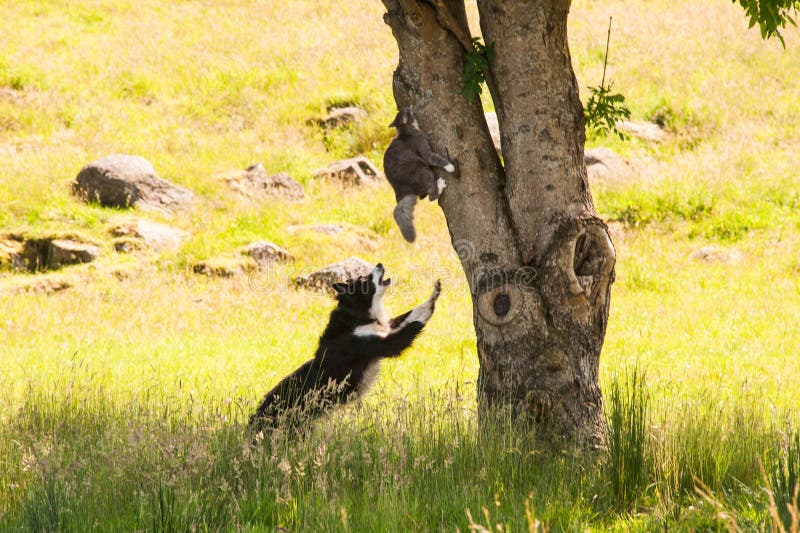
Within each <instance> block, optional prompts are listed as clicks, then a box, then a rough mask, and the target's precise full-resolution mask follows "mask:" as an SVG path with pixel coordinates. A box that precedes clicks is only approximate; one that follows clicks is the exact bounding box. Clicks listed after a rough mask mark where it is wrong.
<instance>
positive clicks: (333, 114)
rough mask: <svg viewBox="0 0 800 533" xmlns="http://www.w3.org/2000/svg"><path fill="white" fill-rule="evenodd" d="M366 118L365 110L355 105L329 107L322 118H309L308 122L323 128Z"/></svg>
mask: <svg viewBox="0 0 800 533" xmlns="http://www.w3.org/2000/svg"><path fill="white" fill-rule="evenodd" d="M365 118H367V112H366V111H364V110H363V109H361V108H358V107H356V106H346V107H329V108H328V115H327V116H325V117H323V118H317V119H311V120H309V121H308V123H309V124H315V125H317V126H322V127H323V128H338V127H341V126H345V125H347V124H350V123H354V122H360V121H361V120H363V119H365Z"/></svg>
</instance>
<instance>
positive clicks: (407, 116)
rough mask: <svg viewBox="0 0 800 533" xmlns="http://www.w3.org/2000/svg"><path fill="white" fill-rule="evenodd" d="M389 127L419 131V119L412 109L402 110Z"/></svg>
mask: <svg viewBox="0 0 800 533" xmlns="http://www.w3.org/2000/svg"><path fill="white" fill-rule="evenodd" d="M389 127H390V128H397V129H400V128H403V127H405V128H413V129H419V126H418V125H417V119H416V118H414V113H412V112H411V108H410V107H406V108H404V109H401V110H400V111H399V112H398V113H397V116H395V117H394V120H393V121H392V123H391V124H389Z"/></svg>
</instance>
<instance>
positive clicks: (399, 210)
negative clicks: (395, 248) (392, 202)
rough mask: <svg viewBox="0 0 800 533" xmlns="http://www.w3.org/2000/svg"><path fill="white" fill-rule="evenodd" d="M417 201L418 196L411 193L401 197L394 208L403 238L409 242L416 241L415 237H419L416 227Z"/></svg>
mask: <svg viewBox="0 0 800 533" xmlns="http://www.w3.org/2000/svg"><path fill="white" fill-rule="evenodd" d="M416 203H417V197H416V196H414V195H413V194H409V195H406V196H403V197H402V198H400V200H399V201H398V202H397V206H396V207H395V208H394V219H395V221H397V225H398V226H399V227H400V233H402V234H403V238H405V240H407V241H408V242H414V239H416V238H417V232H416V230H415V229H414V205H415V204H416Z"/></svg>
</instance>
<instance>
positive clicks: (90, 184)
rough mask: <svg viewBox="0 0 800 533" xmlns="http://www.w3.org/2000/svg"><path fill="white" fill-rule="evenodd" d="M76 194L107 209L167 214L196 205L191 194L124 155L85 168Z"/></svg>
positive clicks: (75, 186) (142, 162)
mask: <svg viewBox="0 0 800 533" xmlns="http://www.w3.org/2000/svg"><path fill="white" fill-rule="evenodd" d="M72 191H73V193H74V194H75V195H76V196H77V197H79V198H81V199H82V200H84V201H86V202H98V203H99V204H101V205H104V206H107V207H122V208H127V207H131V206H136V207H140V208H144V209H155V210H158V211H167V212H168V211H173V210H175V209H180V208H184V207H188V206H189V205H191V204H192V202H193V201H194V195H193V194H192V193H191V191H188V190H187V189H184V188H182V187H178V186H177V185H175V184H173V183H170V182H169V181H167V180H164V179H161V178H159V177H158V176H157V175H156V172H155V170H154V169H153V166H152V165H151V164H150V163H149V162H148V161H147V160H146V159H144V158H143V157H139V156H133V155H121V154H115V155H110V156H107V157H103V158H101V159H98V160H97V161H93V162H92V163H89V164H88V165H86V166H85V167H83V169H81V171H80V172H79V173H78V176H77V177H76V178H75V181H74V182H73V183H72Z"/></svg>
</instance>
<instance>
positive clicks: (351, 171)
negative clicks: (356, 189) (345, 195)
mask: <svg viewBox="0 0 800 533" xmlns="http://www.w3.org/2000/svg"><path fill="white" fill-rule="evenodd" d="M312 175H313V176H314V177H316V178H328V179H335V180H338V181H341V182H342V183H344V184H345V185H354V186H359V185H375V184H377V183H379V182H380V181H381V177H382V176H383V173H382V172H381V171H380V170H378V169H377V168H376V167H375V165H373V164H372V163H371V162H370V161H369V159H367V158H366V157H354V158H352V159H342V160H340V161H334V162H333V163H331V164H330V165H328V166H327V167H326V168H322V169H319V170H316V171H314V172H313V174H312Z"/></svg>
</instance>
